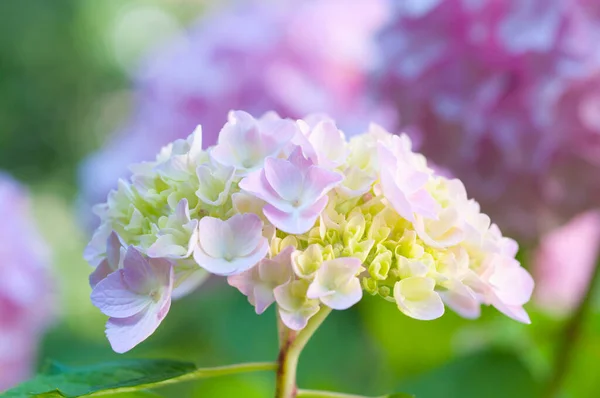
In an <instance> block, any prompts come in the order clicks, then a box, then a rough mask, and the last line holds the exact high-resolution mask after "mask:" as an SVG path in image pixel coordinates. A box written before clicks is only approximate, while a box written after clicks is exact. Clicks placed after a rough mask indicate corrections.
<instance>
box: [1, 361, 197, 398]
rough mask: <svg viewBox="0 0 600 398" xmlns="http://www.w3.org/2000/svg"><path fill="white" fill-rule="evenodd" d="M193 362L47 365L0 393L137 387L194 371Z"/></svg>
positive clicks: (71, 393)
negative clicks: (42, 369) (14, 386)
mask: <svg viewBox="0 0 600 398" xmlns="http://www.w3.org/2000/svg"><path fill="white" fill-rule="evenodd" d="M195 370H196V367H195V366H194V364H192V363H189V362H180V361H172V360H161V359H156V360H153V359H143V360H142V359H137V360H133V359H129V360H123V361H119V362H111V363H105V364H100V365H93V366H87V367H78V368H68V367H65V366H62V365H56V364H54V365H51V366H50V367H49V368H48V371H47V372H46V373H44V374H40V375H38V376H36V377H35V378H33V379H32V380H30V381H28V382H25V383H23V384H21V385H20V386H18V387H16V388H14V389H12V390H9V391H7V392H6V393H4V394H2V395H0V396H1V397H7V398H8V397H28V396H36V395H42V396H44V397H47V398H50V397H52V398H57V397H80V396H84V395H89V394H92V393H96V392H99V391H103V392H107V391H111V390H114V391H115V392H119V391H118V390H119V389H120V388H123V387H133V386H140V389H143V388H144V387H141V386H148V385H152V384H155V383H158V382H161V381H165V380H170V379H173V378H175V377H178V376H181V375H184V374H187V373H190V372H192V371H195Z"/></svg>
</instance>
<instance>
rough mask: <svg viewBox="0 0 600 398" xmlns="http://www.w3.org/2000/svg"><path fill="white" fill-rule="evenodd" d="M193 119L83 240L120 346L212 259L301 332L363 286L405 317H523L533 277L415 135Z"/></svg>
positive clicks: (159, 315)
mask: <svg viewBox="0 0 600 398" xmlns="http://www.w3.org/2000/svg"><path fill="white" fill-rule="evenodd" d="M201 141H202V132H201V128H200V127H198V128H197V129H196V131H195V132H194V133H193V134H192V135H191V136H190V137H189V138H187V139H186V140H177V141H175V142H173V143H172V144H170V145H168V146H167V147H165V148H163V150H162V151H161V152H160V154H159V155H158V156H157V158H156V160H155V161H153V162H147V163H142V164H139V165H136V166H134V167H132V170H133V173H134V174H133V176H132V178H131V181H130V182H126V181H122V180H121V181H120V182H119V187H118V189H116V190H113V191H112V192H111V193H110V194H109V196H108V201H107V202H106V203H105V204H102V205H99V206H98V207H97V208H96V212H97V214H98V215H99V216H100V218H101V220H102V224H101V226H100V228H99V229H98V230H97V232H96V234H95V236H94V238H93V239H92V242H91V243H90V246H89V247H88V250H87V252H86V255H87V258H88V260H89V261H90V262H91V263H92V264H93V265H96V270H95V271H94V272H93V273H92V275H91V278H90V282H91V284H92V286H94V289H93V292H92V302H93V303H94V305H96V306H97V307H98V308H99V309H100V310H101V311H102V312H103V313H105V314H106V315H108V316H109V317H110V319H109V321H108V324H107V336H108V338H109V340H110V342H111V344H112V346H113V348H114V349H115V350H116V351H118V352H123V351H127V350H128V349H130V348H132V347H133V346H135V345H136V344H138V343H139V342H141V341H142V340H144V339H145V338H146V337H148V336H149V335H150V334H151V333H152V332H153V331H154V330H155V329H156V328H157V327H158V325H159V324H160V322H161V321H162V320H163V319H164V317H165V316H166V314H167V311H168V310H169V306H170V303H171V298H172V297H173V296H179V295H181V294H184V293H185V291H189V289H190V288H191V287H193V286H195V285H197V283H198V282H199V281H201V280H202V278H203V276H204V275H205V274H206V273H207V272H208V273H211V274H215V275H222V276H227V278H228V282H229V284H230V285H232V286H234V287H236V288H237V289H239V290H240V292H242V293H243V294H244V295H246V296H247V297H248V300H249V302H250V303H251V304H252V305H254V307H255V309H256V312H257V313H259V314H260V313H262V312H263V311H265V309H266V308H267V307H269V306H270V305H271V304H273V303H274V302H276V303H277V308H278V311H279V315H280V317H281V320H282V321H283V323H284V324H285V325H286V326H287V327H289V328H291V329H294V330H300V329H302V328H304V327H305V326H306V324H307V321H308V320H309V319H310V318H311V317H312V316H313V315H314V314H315V313H316V312H317V311H318V310H319V308H320V307H321V306H327V307H329V308H332V309H336V310H343V309H347V308H349V307H351V306H353V305H354V304H356V303H357V302H358V301H359V300H360V299H361V298H362V296H363V291H364V292H367V293H368V294H371V295H377V296H380V297H382V298H383V299H385V300H387V301H390V302H393V303H396V305H397V306H398V308H399V310H400V311H402V312H403V313H405V314H406V315H408V316H410V317H413V318H416V319H422V320H430V319H435V318H438V317H440V316H441V315H442V314H443V313H444V304H446V305H447V306H449V307H450V308H452V309H453V310H455V311H456V312H458V313H459V314H461V315H462V316H465V317H469V318H474V317H477V316H478V315H479V312H480V305H481V304H491V305H493V306H495V307H496V308H497V309H499V310H500V311H502V312H503V313H505V314H506V315H508V316H510V317H512V318H515V319H517V320H519V321H522V322H528V321H529V318H528V316H527V314H526V312H525V311H524V310H523V307H522V306H523V304H525V303H526V302H527V301H528V300H529V298H530V296H531V293H532V289H533V280H532V279H531V276H530V275H529V274H528V273H527V271H525V270H524V269H523V268H522V267H521V266H520V264H519V263H518V261H517V260H515V258H514V256H515V254H516V251H517V244H516V242H514V241H513V240H511V239H508V238H505V237H503V236H502V235H501V233H500V230H499V229H498V227H497V226H495V225H494V224H491V222H490V219H489V217H487V216H486V215H484V214H482V213H481V212H480V211H479V205H478V204H477V203H476V202H475V201H473V200H470V199H468V198H467V195H466V192H465V189H464V186H463V185H462V183H461V182H460V181H459V180H456V179H447V178H445V177H442V176H439V175H436V174H435V173H434V172H433V171H432V170H431V169H430V168H428V166H427V162H426V160H425V158H424V157H423V156H422V155H419V154H417V153H414V152H413V151H412V148H411V141H410V139H409V138H408V137H407V136H406V135H401V136H394V135H392V134H390V133H388V132H386V131H385V130H383V128H381V127H379V126H377V125H371V126H370V128H369V130H368V131H367V132H366V133H364V134H361V135H358V136H355V137H353V138H352V139H350V140H347V139H346V137H345V135H344V133H343V132H342V131H341V130H339V129H338V127H337V126H336V124H335V122H334V121H333V120H332V119H330V118H328V117H326V116H309V117H307V118H305V119H301V120H297V121H293V120H290V119H282V118H280V117H279V116H277V115H276V114H275V113H267V114H265V115H264V116H262V117H261V118H259V119H255V118H253V117H252V116H250V115H249V114H248V113H245V112H242V111H232V112H230V114H229V118H228V121H227V123H226V124H225V125H224V126H223V128H222V129H221V132H220V135H219V140H218V143H217V145H215V146H212V147H209V148H208V149H207V150H202V149H201V148H202V142H201Z"/></svg>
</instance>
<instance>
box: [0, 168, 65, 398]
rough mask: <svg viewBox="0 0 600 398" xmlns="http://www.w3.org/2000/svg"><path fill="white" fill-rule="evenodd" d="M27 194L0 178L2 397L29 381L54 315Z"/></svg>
mask: <svg viewBox="0 0 600 398" xmlns="http://www.w3.org/2000/svg"><path fill="white" fill-rule="evenodd" d="M28 205H29V203H28V201H27V197H26V195H25V193H24V192H23V191H22V190H21V188H20V187H19V186H18V185H17V184H16V183H15V182H14V181H13V180H12V179H10V178H9V177H7V176H6V175H4V174H2V173H0V219H2V223H0V258H2V261H0V391H3V390H5V389H7V388H9V387H12V386H13V385H15V384H17V383H19V382H21V381H23V380H25V379H26V378H27V377H29V375H30V373H31V371H32V370H33V369H34V366H35V361H36V353H37V346H38V343H39V340H40V338H41V335H42V334H43V332H44V331H45V330H46V328H47V327H48V325H49V323H50V320H51V319H52V314H53V312H54V311H53V309H54V308H53V296H52V292H51V290H50V286H52V283H51V281H50V269H49V266H48V253H47V251H46V248H45V246H44V245H43V244H42V241H41V239H40V237H39V236H38V234H37V233H36V231H35V230H34V228H33V224H32V220H31V217H30V215H29V209H28Z"/></svg>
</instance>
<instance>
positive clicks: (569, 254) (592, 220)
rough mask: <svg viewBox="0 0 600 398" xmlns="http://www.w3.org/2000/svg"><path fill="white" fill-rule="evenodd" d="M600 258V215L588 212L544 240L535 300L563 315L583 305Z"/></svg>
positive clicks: (536, 264) (538, 255)
mask: <svg viewBox="0 0 600 398" xmlns="http://www.w3.org/2000/svg"><path fill="white" fill-rule="evenodd" d="M599 254H600V211H599V210H595V211H589V212H587V213H583V214H580V215H578V216H577V217H575V218H573V220H571V221H570V222H569V223H568V224H566V225H564V226H563V227H561V228H558V229H556V230H554V231H552V232H550V233H548V234H546V235H545V236H544V237H543V238H542V243H541V245H540V247H539V248H538V250H537V252H536V253H535V257H534V270H533V271H534V276H535V280H536V290H535V295H534V299H535V301H536V302H537V303H538V304H539V305H540V306H541V307H542V308H545V309H547V310H550V311H553V312H555V313H557V314H564V313H567V312H569V311H570V310H571V309H573V308H574V307H575V306H577V304H579V302H580V301H581V299H582V297H583V294H584V293H585V291H586V289H587V286H588V284H589V281H590V277H591V275H592V272H593V271H594V267H595V266H596V265H597V263H598V255H599Z"/></svg>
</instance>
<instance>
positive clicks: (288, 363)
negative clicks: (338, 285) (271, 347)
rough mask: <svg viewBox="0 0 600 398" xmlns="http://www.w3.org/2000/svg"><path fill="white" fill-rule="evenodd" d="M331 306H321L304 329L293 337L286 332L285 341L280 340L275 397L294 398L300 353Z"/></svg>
mask: <svg viewBox="0 0 600 398" xmlns="http://www.w3.org/2000/svg"><path fill="white" fill-rule="evenodd" d="M330 312H331V308H329V307H326V306H323V307H321V309H320V310H319V312H317V313H316V314H315V315H314V316H313V317H312V318H310V320H309V321H308V324H307V325H306V327H305V328H304V329H302V330H301V331H300V332H298V334H297V335H296V336H295V337H294V335H293V333H291V334H288V336H289V337H288V339H287V341H284V342H282V344H281V348H280V351H279V359H278V363H279V368H278V369H277V380H276V387H275V398H296V396H297V395H296V394H297V387H296V369H297V367H298V358H299V357H300V353H301V352H302V350H303V349H304V347H305V346H306V343H308V340H310V338H311V336H312V335H313V334H314V333H315V331H316V330H317V329H318V328H319V326H321V324H322V323H323V321H324V320H325V318H327V315H329V313H330Z"/></svg>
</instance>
